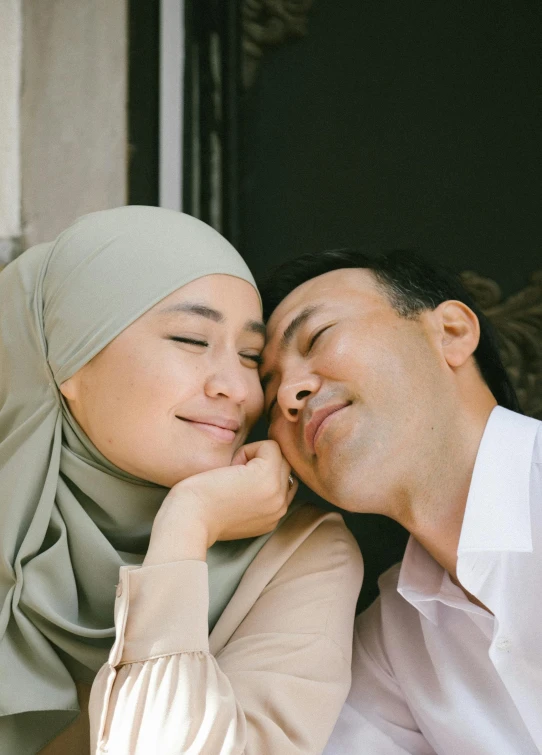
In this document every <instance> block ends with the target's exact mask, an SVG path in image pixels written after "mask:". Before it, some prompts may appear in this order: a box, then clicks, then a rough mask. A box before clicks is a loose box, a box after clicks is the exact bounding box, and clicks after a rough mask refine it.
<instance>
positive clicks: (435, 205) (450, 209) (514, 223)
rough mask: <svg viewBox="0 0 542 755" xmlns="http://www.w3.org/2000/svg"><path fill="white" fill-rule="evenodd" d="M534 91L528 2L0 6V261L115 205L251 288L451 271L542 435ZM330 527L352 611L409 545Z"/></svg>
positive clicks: (537, 14) (537, 80)
mask: <svg viewBox="0 0 542 755" xmlns="http://www.w3.org/2000/svg"><path fill="white" fill-rule="evenodd" d="M541 80H542V6H541V4H540V2H539V0H514V1H513V2H511V1H510V0H457V2H446V0H131V2H129V1H128V0H39V1H36V0H0V265H1V264H3V263H6V262H8V261H9V260H10V259H12V258H14V257H15V256H16V255H17V254H19V253H21V252H22V250H23V249H25V248H27V247H28V246H30V245H32V244H35V243H38V242H41V241H49V240H51V239H53V238H54V237H55V236H56V235H57V234H58V233H59V232H60V231H61V230H62V229H63V228H65V227H66V226H67V225H68V224H69V223H71V222H72V221H73V220H74V219H75V218H76V217H78V216H79V215H81V214H84V213H86V212H89V211H93V210H98V209H103V208H107V207H115V206H118V205H121V204H126V203H130V204H151V205H162V206H165V207H170V208H173V209H179V210H180V209H182V210H184V211H186V212H189V213H191V214H193V215H196V216H198V217H200V218H202V219H203V220H205V221H206V222H208V223H210V224H211V225H213V226H214V227H216V228H217V229H218V230H220V231H221V232H222V233H223V234H224V235H226V236H227V237H228V238H229V239H230V240H231V241H232V242H233V243H234V245H235V246H237V248H238V249H239V250H240V251H241V253H242V254H243V256H244V257H245V259H246V260H247V262H248V264H249V265H250V266H251V268H252V270H253V271H254V273H255V275H256V276H260V275H262V274H263V273H265V272H267V271H268V270H269V269H270V267H272V266H273V265H275V264H277V263H279V262H281V261H283V260H285V259H288V258H289V257H292V256H295V255H297V254H299V253H301V252H304V251H315V252H317V251H319V250H323V249H326V248H336V247H344V246H350V247H360V246H362V247H365V248H366V247H369V248H371V249H391V248H416V249H418V250H419V251H421V252H422V253H423V254H424V255H425V256H426V257H428V258H429V259H434V260H438V261H440V262H443V263H445V264H448V265H451V266H452V267H454V268H455V269H456V270H457V271H459V272H462V273H465V282H466V283H467V285H468V287H469V288H470V289H471V291H472V292H473V293H474V294H475V296H476V297H477V298H478V300H479V302H480V303H481V305H482V307H483V308H484V309H485V310H486V312H487V313H488V315H489V316H490V318H491V319H492V320H493V322H494V323H495V325H496V327H497V330H498V332H499V334H500V338H501V348H502V350H503V356H504V358H505V361H506V364H507V367H508V369H509V370H510V373H511V375H512V377H513V379H514V381H515V384H516V387H517V388H518V390H519V393H520V397H521V400H522V402H523V406H524V409H525V411H526V412H527V413H529V414H532V415H533V416H539V417H542V377H541V376H542V272H541V271H542V253H541V250H542V244H541V241H542V238H541V236H542V223H541V210H542V202H541V200H542V180H541V179H542V159H541V158H542V143H541V138H540V133H541V109H542V87H541V83H542V81H541ZM307 495H308V494H307ZM347 519H348V523H349V525H350V526H351V528H352V529H353V530H354V532H355V534H356V536H357V538H358V540H359V542H360V544H361V546H362V550H363V552H364V555H365V560H366V569H367V578H366V582H365V586H364V590H363V593H362V598H361V603H360V606H361V605H366V604H367V602H369V601H370V600H371V599H372V598H373V597H374V595H375V593H376V578H377V575H378V574H379V573H380V572H381V571H382V570H383V569H384V568H385V567H387V566H388V565H389V564H391V563H393V562H394V561H397V560H399V559H400V558H401V555H402V550H403V548H404V544H405V533H404V532H403V531H402V530H401V529H400V528H399V527H397V526H396V525H394V524H393V523H392V522H390V521H387V520H383V519H381V518H379V517H371V516H365V517H354V516H351V515H348V516H347Z"/></svg>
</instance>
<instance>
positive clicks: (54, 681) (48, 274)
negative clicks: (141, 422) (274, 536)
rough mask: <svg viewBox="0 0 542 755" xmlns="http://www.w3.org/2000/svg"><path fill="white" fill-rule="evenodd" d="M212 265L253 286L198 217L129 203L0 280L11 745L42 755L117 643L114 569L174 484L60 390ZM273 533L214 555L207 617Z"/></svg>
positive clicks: (6, 691)
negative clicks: (112, 447) (140, 468)
mask: <svg viewBox="0 0 542 755" xmlns="http://www.w3.org/2000/svg"><path fill="white" fill-rule="evenodd" d="M217 273H218V274H225V275H232V276H235V277H238V278H242V279H243V280H246V281H248V282H249V283H251V284H252V285H254V281H253V278H252V276H251V274H250V271H249V270H248V268H247V266H246V265H245V263H244V262H243V260H242V259H241V257H240V256H239V254H238V253H237V252H236V251H235V250H234V249H233V247H232V246H231V245H230V244H229V243H228V242H227V241H226V240H225V239H224V238H222V237H221V236H220V235H219V234H218V233H217V232H216V231H214V230H213V229H211V228H210V227H208V226H206V225H205V224H204V223H202V222H201V221H199V220H196V219H195V218H192V217H190V216H188V215H183V214H182V213H177V212H173V211H171V210H165V209H160V208H156V207H121V208H118V209H115V210H106V211H103V212H97V213H92V214H91V215H86V216H85V217H83V218H80V219H79V220H78V221H76V222H75V223H74V224H73V225H72V226H71V227H70V228H68V229H67V230H66V231H64V232H63V233H62V234H61V235H60V236H59V237H58V238H57V240H56V241H55V242H53V243H51V244H40V245H38V246H36V247H33V248H32V249H29V250H28V251H27V252H25V253H24V254H23V255H21V256H20V257H19V258H18V259H17V260H15V261H14V262H12V263H11V264H10V265H8V266H7V267H6V268H5V269H4V270H3V271H2V273H1V274H0V751H1V752H2V754H3V755H33V754H34V753H36V752H38V751H39V750H40V749H41V748H42V747H43V746H44V745H45V744H46V743H47V742H48V741H50V740H51V739H53V738H54V737H55V736H56V735H57V734H58V733H59V732H60V731H61V730H62V729H63V728H64V727H65V726H67V725H68V724H69V723H70V722H71V720H73V719H74V718H75V716H77V713H78V705H77V694H76V688H75V681H86V682H91V681H92V679H93V677H94V675H95V673H96V671H97V670H98V669H99V668H100V666H101V665H102V664H103V663H104V662H105V661H106V660H107V655H108V651H109V648H110V647H111V645H112V642H113V638H114V626H113V604H114V599H115V585H116V583H117V581H118V573H119V568H120V567H121V566H123V565H130V564H140V563H141V562H142V560H143V557H144V554H145V552H146V549H147V546H148V542H149V536H150V531H151V527H152V523H153V520H154V516H155V515H156V512H157V510H158V508H159V507H160V505H161V503H162V501H163V499H164V497H165V495H166V494H167V492H168V491H167V490H166V489H165V488H162V487H160V486H158V485H155V484H153V483H149V482H145V481H143V480H140V479H138V478H136V477H133V476H131V475H130V474H128V473H126V472H123V471H122V470H120V469H118V468H117V467H115V466H114V465H113V464H111V463H110V462H109V461H108V460H107V459H106V458H105V457H104V456H102V454H100V452H99V451H98V450H97V449H96V448H95V447H94V446H93V444H92V443H91V441H90V440H89V439H88V437H87V436H86V435H85V433H84V432H83V431H82V430H81V428H80V427H79V426H78V425H77V423H76V422H75V420H74V418H73V417H72V416H71V414H70V412H69V411H68V409H67V406H66V404H65V403H64V401H63V399H62V395H61V393H60V391H59V386H60V384H61V383H62V382H63V381H64V380H66V379H67V378H69V377H70V376H71V375H73V374H74V373H75V372H77V370H78V369H79V368H81V367H82V366H83V365H84V364H86V363H87V362H88V361H89V360H90V359H92V357H93V356H95V355H96V354H97V353H98V352H99V351H101V350H102V349H103V348H104V347H105V346H106V345H107V344H108V343H109V342H110V341H112V340H113V339H114V338H115V337H116V336H117V335H118V334H119V333H120V332H121V331H122V330H124V329H125V328H126V327H128V325H130V324H131V323H132V322H134V321H135V320H136V319H137V318H138V317H139V316H140V315H142V314H144V313H145V312H146V311H147V310H149V309H150V308H151V307H152V306H154V305H155V304H156V303H158V302H159V301H160V300H162V299H163V298H165V297H166V296H168V295H169V294H170V293H172V292H173V291H175V290H177V289H178V288H180V287H181V286H183V285H185V284H187V283H190V282H191V281H193V280H196V279H197V278H201V277H203V276H205V275H210V274H217ZM180 451H181V452H182V449H181V450H180ZM266 539H267V538H266V537H264V538H256V539H254V540H247V541H239V542H236V543H218V544H217V545H216V546H213V548H212V549H211V550H210V552H209V557H208V564H209V580H210V594H211V605H210V610H209V620H210V625H211V627H212V625H213V624H214V623H215V622H216V620H217V619H218V617H219V616H220V614H221V612H222V610H223V609H224V607H225V606H226V604H227V603H228V601H229V600H230V598H231V596H232V595H233V593H234V591H235V589H236V587H237V585H238V583H239V581H240V579H241V577H242V575H243V573H244V571H245V570H246V568H247V566H248V565H249V564H250V562H251V561H252V559H253V558H254V556H255V555H256V553H257V552H258V551H259V549H260V548H261V547H262V545H263V544H264V542H265V540H266ZM172 597H173V596H172ZM177 599H179V600H182V595H181V596H178V598H177Z"/></svg>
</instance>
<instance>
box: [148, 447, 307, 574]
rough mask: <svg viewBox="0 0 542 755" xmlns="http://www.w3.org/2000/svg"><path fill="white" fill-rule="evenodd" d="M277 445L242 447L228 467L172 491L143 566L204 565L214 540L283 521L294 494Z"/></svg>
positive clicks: (250, 534)
mask: <svg viewBox="0 0 542 755" xmlns="http://www.w3.org/2000/svg"><path fill="white" fill-rule="evenodd" d="M289 476H290V465H289V464H288V462H287V461H286V460H285V458H284V457H283V455H282V453H281V450H280V448H279V446H278V444H277V443H276V442H275V441H273V440H264V441H259V442H257V443H251V444H249V445H247V446H243V447H242V448H240V449H239V451H238V452H237V453H236V455H235V457H234V458H233V461H232V464H231V466H229V467H220V468H219V469H212V470H209V471H207V472H202V473H200V474H197V475H194V476H193V477H188V478H187V479H186V480H183V481H182V482H179V483H178V484H177V485H175V486H174V487H173V488H172V489H171V490H170V492H169V493H168V495H167V496H166V498H165V500H164V502H163V504H162V506H161V508H160V510H159V512H158V514H157V515H156V518H155V521H154V525H153V529H152V535H151V541H150V545H149V550H148V552H147V557H146V558H145V562H144V563H145V564H146V565H149V564H155V563H166V562H168V561H180V560H184V559H205V556H206V551H207V549H208V548H209V547H210V546H211V545H212V544H213V543H215V542H216V541H217V540H238V539H241V538H245V537H255V536H256V535H263V534H264V533H266V532H270V531H271V530H272V529H274V528H275V527H276V525H277V523H278V521H279V519H280V518H281V517H282V516H284V514H285V513H286V511H287V509H288V506H289V505H290V503H291V501H292V499H293V497H294V495H295V493H296V490H297V482H295V483H294V485H293V486H292V485H290V481H289Z"/></svg>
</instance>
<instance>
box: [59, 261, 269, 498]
mask: <svg viewBox="0 0 542 755" xmlns="http://www.w3.org/2000/svg"><path fill="white" fill-rule="evenodd" d="M264 333H265V329H264V326H263V323H262V319H261V308H260V301H259V298H258V295H257V293H256V291H255V290H254V288H253V287H252V286H251V285H250V284H249V283H247V282H246V281H243V280H241V279H239V278H234V277H232V276H229V275H207V276H205V277H204V278H199V279H198V280H195V281H193V282H192V283H189V284H187V285H186V286H183V287H182V288H180V289H178V290H177V291H175V292H174V293H172V294H171V295H170V296H168V297H166V298H165V299H163V300H162V301H161V302H159V303H158V304H157V305H156V306H154V307H153V308H152V309H150V310H149V311H148V312H146V313H145V314H144V315H142V316H141V317H140V318H139V319H138V320H136V322H134V323H133V324H132V325H130V326H129V327H128V328H126V330H124V331H123V332H122V333H121V334H120V335H119V336H117V338H115V339H114V340H113V341H112V342H111V343H110V344H108V345H107V346H106V347H105V348H104V349H103V350H102V351H101V352H100V353H99V354H97V355H96V356H95V357H94V358H93V359H92V360H91V361H90V362H88V364H86V365H85V366H84V367H82V368H81V369H80V370H79V371H78V372H77V373H75V375H73V376H72V377H71V378H69V379H68V380H66V381H65V382H64V383H63V384H62V385H61V387H60V390H61V391H62V393H63V395H64V396H65V398H66V399H67V401H68V404H69V407H70V410H71V412H72V414H73V415H74V417H75V419H76V420H77V422H78V423H79V424H80V426H81V427H82V428H83V430H84V431H85V432H86V434H87V435H88V437H89V438H90V440H91V441H92V442H93V443H94V445H95V446H96V448H97V449H98V450H99V451H100V452H101V453H102V454H103V455H104V456H105V457H106V458H107V459H109V460H110V461H111V462H112V463H113V464H115V465H116V466H117V467H120V468H121V469H123V470H124V471H126V472H129V473H131V474H133V475H135V476H137V477H140V478H142V479H145V480H150V481H152V482H155V483H158V484H160V485H164V486H166V487H172V486H173V485H174V484H175V483H177V482H179V481H180V480H183V479H185V478H186V477H190V476H191V475H194V474H197V473H198V472H203V471H206V470H208V469H214V468H216V467H222V466H227V465H229V464H230V462H231V460H232V457H233V455H234V453H235V451H236V450H237V449H238V448H239V447H240V446H241V445H242V444H243V443H244V441H245V439H246V437H247V434H248V432H249V430H250V429H251V427H252V426H253V424H254V422H255V421H256V420H257V418H258V416H259V415H260V413H261V410H262V405H263V396H262V390H261V387H260V382H259V378H258V369H257V367H258V363H259V361H260V353H261V351H262V349H263V345H264Z"/></svg>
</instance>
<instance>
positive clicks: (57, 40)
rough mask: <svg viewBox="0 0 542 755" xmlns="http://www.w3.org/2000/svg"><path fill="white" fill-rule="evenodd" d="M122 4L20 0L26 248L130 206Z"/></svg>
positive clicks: (124, 9)
mask: <svg viewBox="0 0 542 755" xmlns="http://www.w3.org/2000/svg"><path fill="white" fill-rule="evenodd" d="M127 48H128V45H127V0H39V1H38V2H36V0H23V88H22V102H21V120H22V129H21V132H22V135H21V140H22V212H23V234H24V242H25V244H26V245H27V246H28V245H31V244H34V243H38V242H41V241H49V240H51V239H52V238H54V237H55V236H56V235H57V234H58V233H59V232H60V231H61V230H62V229H63V228H65V227H66V226H67V225H68V224H69V223H71V222H72V221H73V220H74V219H75V218H76V217H78V216H79V215H82V214H84V213H86V212H91V211H94V210H99V209H105V208H108V207H116V206H118V205H121V204H125V203H126V174H127V165H126V156H127V112H126V106H127V55H128V49H127Z"/></svg>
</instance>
